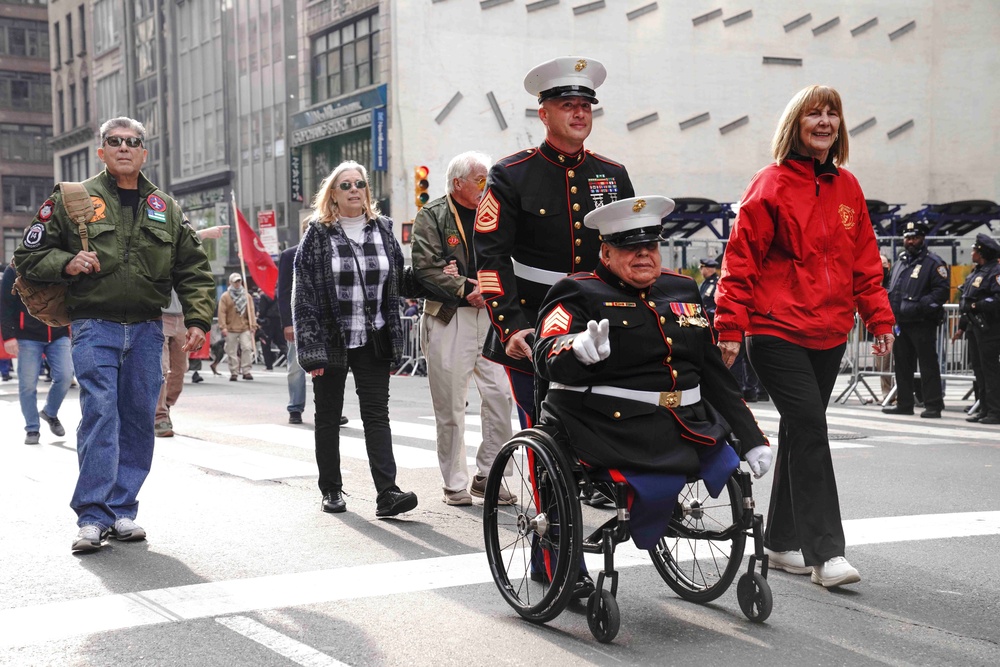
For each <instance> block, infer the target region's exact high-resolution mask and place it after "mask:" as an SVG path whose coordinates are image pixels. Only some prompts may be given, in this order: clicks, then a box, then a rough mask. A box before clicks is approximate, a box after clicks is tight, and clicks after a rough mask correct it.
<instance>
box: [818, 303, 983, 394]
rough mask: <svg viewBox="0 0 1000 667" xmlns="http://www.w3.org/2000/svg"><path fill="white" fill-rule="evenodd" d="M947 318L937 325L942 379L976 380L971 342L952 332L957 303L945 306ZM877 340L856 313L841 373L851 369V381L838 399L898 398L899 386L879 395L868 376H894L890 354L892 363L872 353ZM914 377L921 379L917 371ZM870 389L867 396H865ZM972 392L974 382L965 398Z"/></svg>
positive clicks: (957, 314)
mask: <svg viewBox="0 0 1000 667" xmlns="http://www.w3.org/2000/svg"><path fill="white" fill-rule="evenodd" d="M944 312H945V317H944V321H943V322H942V323H941V325H940V326H939V327H938V334H937V345H938V362H939V363H940V365H941V380H942V381H943V382H946V383H947V382H969V383H971V382H972V381H973V379H974V378H973V374H972V366H971V364H970V363H969V355H968V342H967V340H966V338H965V337H964V336H963V337H962V338H959V339H958V340H952V335H953V334H954V333H955V332H956V331H957V330H958V320H959V317H960V315H959V312H958V304H955V303H946V304H945V306H944ZM873 342H874V340H873V337H872V336H871V334H869V333H868V331H867V330H866V329H865V326H864V323H863V322H862V321H861V318H860V317H858V316H857V315H855V317H854V329H853V330H852V331H851V333H850V335H849V336H848V339H847V350H846V351H845V352H844V361H843V363H842V364H841V372H849V373H850V374H851V381H850V382H849V383H848V385H847V388H846V389H845V390H844V391H843V392H841V394H840V395H839V396H838V397H837V399H836V402H838V403H846V402H847V399H848V398H850V397H851V395H852V394H853V395H855V396H856V397H857V398H858V400H859V401H861V403H862V404H866V405H867V404H871V403H881V404H882V405H889V404H890V403H892V401H893V399H895V397H896V387H895V386H893V387H892V389H891V390H890V391H889V392H888V393H887V394H886V395H885V396H881V395H879V394H876V393H875V391H874V390H873V389H872V387H871V386H870V385H869V384H868V379H869V378H883V377H889V378H892V377H894V363H893V360H892V358H891V356H890V359H889V363H888V364H886V363H884V362H880V360H879V358H878V357H876V356H875V355H874V354H872V344H873ZM915 377H917V378H919V377H920V373H919V372H917V373H916V374H915ZM865 392H867V396H866V395H865ZM971 394H972V387H971V384H970V386H969V388H968V389H967V390H965V392H964V394H963V400H964V399H966V398H968V397H969V396H970V395H971Z"/></svg>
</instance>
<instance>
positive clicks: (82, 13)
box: [77, 5, 87, 56]
mask: <svg viewBox="0 0 1000 667" xmlns="http://www.w3.org/2000/svg"><path fill="white" fill-rule="evenodd" d="M77 9H78V10H79V17H80V20H79V25H80V55H81V56H82V55H83V54H85V53H86V52H87V13H86V9H85V8H84V6H83V5H80V6H79V7H78V8H77Z"/></svg>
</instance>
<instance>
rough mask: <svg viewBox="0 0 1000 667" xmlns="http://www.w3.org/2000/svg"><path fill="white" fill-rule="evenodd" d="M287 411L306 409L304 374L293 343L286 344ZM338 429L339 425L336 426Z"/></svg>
mask: <svg viewBox="0 0 1000 667" xmlns="http://www.w3.org/2000/svg"><path fill="white" fill-rule="evenodd" d="M287 357H288V411H289V412H302V411H304V410H305V409H306V372H305V371H304V370H302V366H299V357H298V355H296V354H295V342H294V341H289V343H288V352H287ZM338 428H339V424H338Z"/></svg>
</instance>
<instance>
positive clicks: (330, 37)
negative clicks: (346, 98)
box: [312, 14, 379, 104]
mask: <svg viewBox="0 0 1000 667" xmlns="http://www.w3.org/2000/svg"><path fill="white" fill-rule="evenodd" d="M378 37H379V34H378V15H377V14H371V15H369V16H365V17H363V18H360V19H357V20H355V21H353V22H351V23H348V24H346V25H341V26H338V27H336V28H334V29H333V30H330V31H327V32H325V33H323V34H322V35H320V36H318V37H316V38H314V39H313V41H312V101H313V103H314V104H315V103H318V102H322V101H323V100H326V99H330V98H331V97H339V96H340V95H346V94H348V93H351V92H354V91H355V90H357V89H359V88H364V87H366V86H370V85H372V84H374V83H378V67H376V61H377V58H378Z"/></svg>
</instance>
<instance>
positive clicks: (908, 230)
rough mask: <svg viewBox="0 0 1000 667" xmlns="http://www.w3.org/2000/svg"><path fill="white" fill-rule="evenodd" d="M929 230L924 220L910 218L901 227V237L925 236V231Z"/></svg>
mask: <svg viewBox="0 0 1000 667" xmlns="http://www.w3.org/2000/svg"><path fill="white" fill-rule="evenodd" d="M928 231H930V230H929V229H928V227H927V223H926V222H922V221H920V220H910V221H909V222H908V223H906V226H905V227H904V228H903V238H906V237H907V236H927V232H928Z"/></svg>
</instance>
